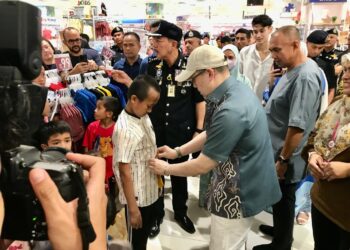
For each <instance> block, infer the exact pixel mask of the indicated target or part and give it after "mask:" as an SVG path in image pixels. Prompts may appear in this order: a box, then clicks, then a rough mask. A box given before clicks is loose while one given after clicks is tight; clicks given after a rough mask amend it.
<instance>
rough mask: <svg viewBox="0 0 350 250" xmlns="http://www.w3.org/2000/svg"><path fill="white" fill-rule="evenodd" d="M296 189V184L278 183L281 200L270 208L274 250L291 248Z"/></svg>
mask: <svg viewBox="0 0 350 250" xmlns="http://www.w3.org/2000/svg"><path fill="white" fill-rule="evenodd" d="M296 187H297V183H292V184H286V183H285V182H284V181H280V188H281V192H282V198H281V200H280V201H279V202H277V203H276V204H275V205H273V206H272V208H273V227H274V231H273V232H274V237H273V240H272V246H273V249H275V250H290V249H291V247H292V243H293V227H294V217H295V190H296Z"/></svg>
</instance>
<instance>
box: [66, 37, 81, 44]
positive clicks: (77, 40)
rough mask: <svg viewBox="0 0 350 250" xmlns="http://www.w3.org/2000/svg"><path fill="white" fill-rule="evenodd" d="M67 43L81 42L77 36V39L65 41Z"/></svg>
mask: <svg viewBox="0 0 350 250" xmlns="http://www.w3.org/2000/svg"><path fill="white" fill-rule="evenodd" d="M67 42H68V43H69V44H74V43H80V42H81V38H77V39H74V40H73V39H69V40H68V41H67Z"/></svg>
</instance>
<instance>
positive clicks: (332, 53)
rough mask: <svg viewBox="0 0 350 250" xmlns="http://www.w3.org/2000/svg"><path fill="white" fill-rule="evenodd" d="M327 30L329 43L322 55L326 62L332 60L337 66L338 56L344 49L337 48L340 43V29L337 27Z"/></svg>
mask: <svg viewBox="0 0 350 250" xmlns="http://www.w3.org/2000/svg"><path fill="white" fill-rule="evenodd" d="M326 32H327V33H328V38H327V39H328V43H327V44H326V46H325V47H324V50H323V52H322V53H321V55H320V57H321V58H322V59H323V60H325V61H326V62H330V63H332V65H333V66H335V65H336V64H337V63H338V62H339V59H338V56H339V55H340V54H341V53H342V51H340V50H338V49H336V48H335V47H336V46H337V43H338V30H337V29H336V28H332V29H329V30H326Z"/></svg>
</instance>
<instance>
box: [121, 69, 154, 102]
mask: <svg viewBox="0 0 350 250" xmlns="http://www.w3.org/2000/svg"><path fill="white" fill-rule="evenodd" d="M149 88H154V89H155V90H156V91H157V92H158V93H160V87H159V84H158V83H157V81H156V80H155V79H154V78H153V77H152V76H149V75H139V76H137V77H136V78H135V79H134V81H133V82H132V83H131V85H130V88H129V90H128V100H130V99H131V96H133V95H135V96H136V97H137V99H139V100H140V101H141V102H142V101H143V100H145V99H146V98H147V96H148V90H149Z"/></svg>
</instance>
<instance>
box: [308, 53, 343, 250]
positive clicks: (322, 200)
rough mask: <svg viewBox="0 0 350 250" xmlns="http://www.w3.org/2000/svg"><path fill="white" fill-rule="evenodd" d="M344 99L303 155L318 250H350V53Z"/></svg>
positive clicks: (326, 114)
mask: <svg viewBox="0 0 350 250" xmlns="http://www.w3.org/2000/svg"><path fill="white" fill-rule="evenodd" d="M342 66H343V72H344V74H343V77H342V80H343V83H344V95H343V96H339V98H336V99H335V100H334V101H333V103H332V104H331V105H330V106H329V107H328V108H327V109H326V111H325V112H324V113H323V114H322V115H321V116H320V118H319V119H318V121H317V123H316V126H315V130H314V132H313V133H311V135H310V138H309V140H308V145H307V146H306V147H305V149H304V151H303V157H304V159H307V162H308V167H309V170H310V172H311V174H312V175H313V177H314V178H315V183H314V185H313V187H312V189H311V200H312V209H311V215H312V216H311V218H312V227H313V235H314V241H315V250H322V249H337V250H343V249H344V250H345V249H350V216H349V211H350V199H349V197H350V53H348V54H346V55H344V56H343V57H342Z"/></svg>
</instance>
